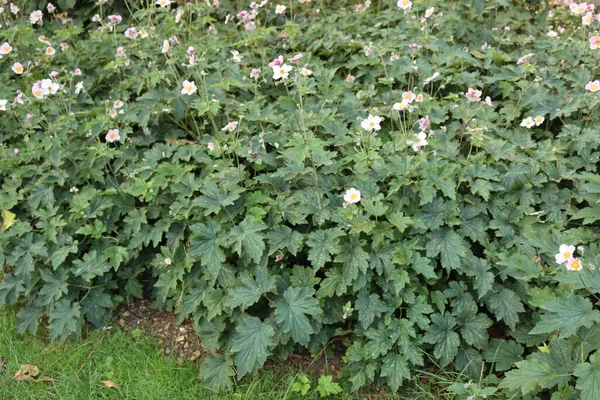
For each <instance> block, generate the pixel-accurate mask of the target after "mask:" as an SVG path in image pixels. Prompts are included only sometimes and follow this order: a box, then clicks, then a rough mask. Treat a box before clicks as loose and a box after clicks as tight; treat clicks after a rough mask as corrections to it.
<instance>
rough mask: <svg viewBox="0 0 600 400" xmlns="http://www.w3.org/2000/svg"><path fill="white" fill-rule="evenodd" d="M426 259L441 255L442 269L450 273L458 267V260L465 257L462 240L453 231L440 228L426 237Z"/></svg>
mask: <svg viewBox="0 0 600 400" xmlns="http://www.w3.org/2000/svg"><path fill="white" fill-rule="evenodd" d="M428 238H429V243H428V244H427V257H436V256H437V255H439V254H441V262H442V267H444V268H446V270H448V271H450V270H451V269H456V268H458V267H459V266H460V258H461V257H463V256H465V255H466V249H465V246H464V243H463V238H462V237H461V236H460V235H459V234H458V233H456V232H455V231H454V230H453V229H450V228H442V229H438V230H436V231H433V232H431V233H430V234H429V235H428Z"/></svg>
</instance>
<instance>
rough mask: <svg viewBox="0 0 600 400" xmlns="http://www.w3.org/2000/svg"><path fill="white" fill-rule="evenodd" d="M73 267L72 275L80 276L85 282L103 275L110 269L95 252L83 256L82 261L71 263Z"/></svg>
mask: <svg viewBox="0 0 600 400" xmlns="http://www.w3.org/2000/svg"><path fill="white" fill-rule="evenodd" d="M73 265H74V266H75V268H74V269H73V270H72V271H73V275H75V276H80V277H81V278H82V279H83V280H84V281H86V282H89V281H91V280H92V279H93V278H95V277H97V276H101V275H103V274H104V273H105V272H107V271H108V270H109V269H110V265H109V264H108V263H106V262H105V261H104V260H102V258H100V257H98V255H97V254H96V250H92V251H90V252H89V253H87V254H85V255H84V256H83V259H82V260H75V261H73Z"/></svg>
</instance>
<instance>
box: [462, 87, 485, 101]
mask: <svg viewBox="0 0 600 400" xmlns="http://www.w3.org/2000/svg"><path fill="white" fill-rule="evenodd" d="M481 94H482V93H481V90H477V89H473V88H469V90H468V91H467V93H466V94H465V97H466V98H467V100H469V102H477V101H481Z"/></svg>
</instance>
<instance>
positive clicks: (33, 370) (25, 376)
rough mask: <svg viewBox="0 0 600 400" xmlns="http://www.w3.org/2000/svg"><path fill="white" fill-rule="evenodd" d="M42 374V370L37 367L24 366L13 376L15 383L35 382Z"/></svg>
mask: <svg viewBox="0 0 600 400" xmlns="http://www.w3.org/2000/svg"><path fill="white" fill-rule="evenodd" d="M39 373H40V370H39V369H38V367H36V366H35V365H29V364H23V365H21V368H19V370H18V371H17V373H16V374H15V376H13V381H35V379H34V378H35V377H36V376H37V375H38V374H39Z"/></svg>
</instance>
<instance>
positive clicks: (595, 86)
mask: <svg viewBox="0 0 600 400" xmlns="http://www.w3.org/2000/svg"><path fill="white" fill-rule="evenodd" d="M585 89H586V90H589V91H590V92H592V93H594V92H597V91H599V90H600V81H599V80H595V81H590V82H588V83H587V85H585Z"/></svg>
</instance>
